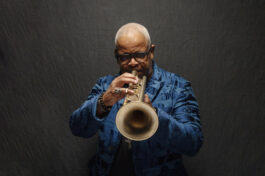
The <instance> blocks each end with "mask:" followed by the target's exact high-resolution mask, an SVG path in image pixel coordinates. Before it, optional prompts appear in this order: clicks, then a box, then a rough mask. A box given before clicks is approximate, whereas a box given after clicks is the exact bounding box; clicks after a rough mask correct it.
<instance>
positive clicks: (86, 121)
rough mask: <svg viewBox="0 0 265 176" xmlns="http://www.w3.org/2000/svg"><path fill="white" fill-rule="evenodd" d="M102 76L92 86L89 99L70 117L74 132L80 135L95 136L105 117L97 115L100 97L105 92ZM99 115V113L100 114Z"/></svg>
mask: <svg viewBox="0 0 265 176" xmlns="http://www.w3.org/2000/svg"><path fill="white" fill-rule="evenodd" d="M102 84H103V83H102V78H101V79H99V80H98V81H97V83H96V84H95V86H94V87H93V88H92V91H91V93H90V94H89V96H88V98H87V100H86V101H85V102H84V103H83V105H82V106H81V107H80V108H78V109H77V110H75V111H74V112H73V113H72V115H71V117H70V128H71V130H72V133H73V134H74V135H76V136H80V137H91V136H93V135H94V134H95V133H96V132H97V130H98V128H99V126H100V122H101V121H102V120H103V118H100V117H97V115H96V113H97V107H98V103H97V102H98V98H99V96H100V95H101V94H102V93H103V87H102V86H103V85H102ZM98 115H99V114H98Z"/></svg>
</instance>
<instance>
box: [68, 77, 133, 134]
mask: <svg viewBox="0 0 265 176" xmlns="http://www.w3.org/2000/svg"><path fill="white" fill-rule="evenodd" d="M106 79H107V78H106V77H105V78H101V79H99V80H98V82H97V83H96V85H95V86H94V87H93V88H92V91H91V93H90V94H89V96H88V98H87V100H86V101H85V102H84V103H83V105H82V106H81V107H80V108H78V109H77V110H75V111H74V112H73V113H72V115H71V117H70V128H71V130H72V133H73V134H74V135H76V136H81V137H91V136H93V135H94V134H95V133H96V132H97V130H98V129H99V126H100V124H101V122H102V121H104V119H105V118H108V115H109V114H110V113H108V112H106V111H105V110H104V109H103V108H102V105H101V104H100V102H99V101H98V100H99V97H100V95H101V94H103V93H104V94H103V96H102V103H103V104H104V105H105V106H109V107H111V106H113V105H114V104H115V103H117V102H118V101H119V100H120V99H122V98H124V96H125V95H126V92H127V91H126V89H125V88H123V86H124V84H129V83H132V84H135V83H136V82H137V78H136V77H135V76H134V75H132V74H130V73H124V74H122V75H120V76H119V77H116V78H115V79H114V80H113V81H112V82H111V84H110V85H109V87H108V89H107V90H106V92H104V89H103V85H104V84H107V83H106ZM117 88H118V89H120V90H121V93H120V94H116V93H115V89H117ZM127 93H128V94H133V93H134V92H133V90H128V92H127Z"/></svg>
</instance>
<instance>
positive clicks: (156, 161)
mask: <svg viewBox="0 0 265 176" xmlns="http://www.w3.org/2000/svg"><path fill="white" fill-rule="evenodd" d="M153 71H154V72H153V75H152V77H151V79H150V80H149V81H148V83H147V85H146V89H145V93H146V94H148V96H149V98H150V100H151V102H152V105H153V107H155V108H156V109H157V114H158V117H159V127H158V130H157V132H156V133H155V134H154V135H153V136H152V137H151V138H149V139H147V140H144V141H133V142H132V157H133V163H134V168H135V174H136V175H137V176H140V175H141V176H156V175H157V176H171V175H172V176H175V175H176V176H177V175H180V176H182V175H186V172H185V169H184V167H183V165H182V155H183V154H184V155H188V156H194V155H195V154H196V153H197V152H198V151H199V149H200V147H201V145H202V142H203V135H202V131H201V124H200V116H199V109H198V103H197V101H196V98H195V96H194V93H193V90H192V88H191V84H190V82H189V81H187V80H185V79H184V78H182V77H180V76H178V75H176V74H174V73H170V72H167V71H165V70H163V69H161V68H159V67H158V66H157V64H156V63H155V62H153ZM119 75H120V74H117V75H114V76H112V75H108V76H105V77H101V78H100V79H99V80H98V81H97V83H96V84H95V86H94V87H93V88H92V91H91V93H90V94H89V96H88V98H87V100H86V101H85V102H84V103H83V105H82V106H81V107H80V108H78V109H77V110H75V111H74V112H73V113H72V115H71V117H70V128H71V130H72V133H73V134H74V135H76V136H80V137H85V138H89V137H91V136H93V135H95V134H96V133H97V132H98V134H99V146H98V152H97V154H96V155H95V156H94V157H93V158H92V160H91V161H90V164H89V167H90V176H99V175H100V176H105V175H108V174H109V171H110V169H111V163H112V161H113V159H114V157H115V154H116V152H117V149H118V147H119V144H120V139H121V134H120V133H119V131H118V130H117V128H116V124H115V117H116V113H117V112H118V110H119V108H120V107H121V106H122V103H123V101H124V99H122V100H120V101H119V102H117V103H116V104H115V105H113V107H112V109H111V111H110V112H109V113H108V115H107V116H106V117H104V118H101V119H100V118H98V117H97V116H96V108H97V100H98V98H99V96H100V94H102V93H103V92H105V91H106V90H107V89H108V87H109V85H110V83H111V82H112V80H113V79H115V78H116V77H117V76H119Z"/></svg>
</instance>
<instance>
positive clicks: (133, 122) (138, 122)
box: [116, 102, 158, 141]
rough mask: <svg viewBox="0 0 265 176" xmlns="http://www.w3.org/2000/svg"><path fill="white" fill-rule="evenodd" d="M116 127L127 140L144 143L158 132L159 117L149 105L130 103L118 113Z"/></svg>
mask: <svg viewBox="0 0 265 176" xmlns="http://www.w3.org/2000/svg"><path fill="white" fill-rule="evenodd" d="M116 126H117V128H118V130H119V131H120V133H121V134H122V135H123V136H125V137H126V138H128V139H130V140H135V141H142V140H146V139H148V138H150V137H151V136H153V135H154V133H155V132H156V130H157V128H158V116H157V114H156V112H155V111H154V109H153V108H152V107H150V106H149V105H148V104H146V103H143V102H130V103H128V104H126V105H124V106H122V107H121V109H120V110H119V111H118V113H117V116H116Z"/></svg>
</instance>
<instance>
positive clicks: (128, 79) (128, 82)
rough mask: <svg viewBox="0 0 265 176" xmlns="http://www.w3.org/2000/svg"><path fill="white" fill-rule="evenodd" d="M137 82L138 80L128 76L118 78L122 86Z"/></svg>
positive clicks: (119, 84)
mask: <svg viewBox="0 0 265 176" xmlns="http://www.w3.org/2000/svg"><path fill="white" fill-rule="evenodd" d="M130 83H132V84H136V83H137V80H135V79H132V78H126V77H122V78H120V79H119V80H117V86H120V87H122V86H123V85H124V84H130Z"/></svg>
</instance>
